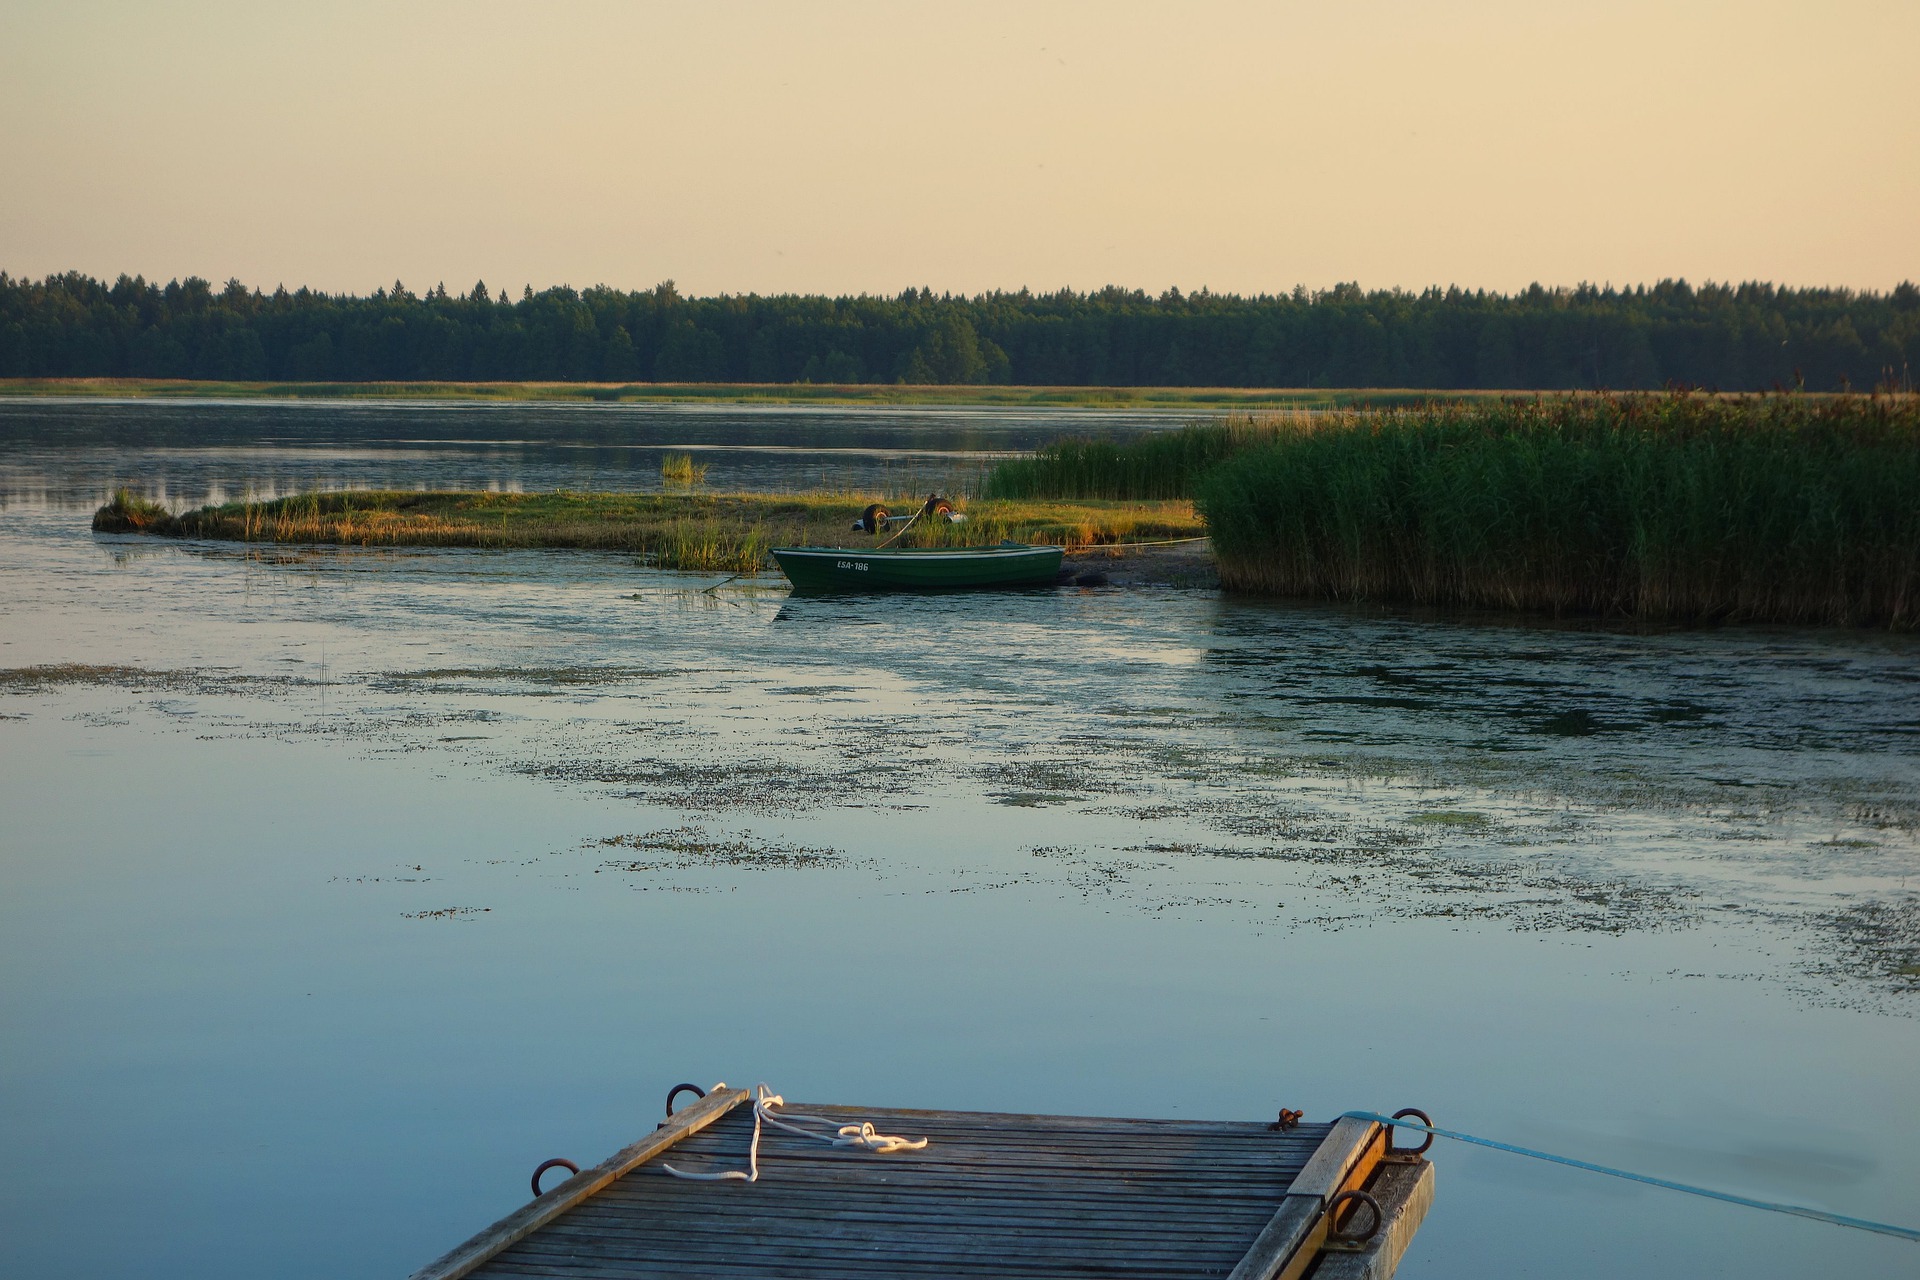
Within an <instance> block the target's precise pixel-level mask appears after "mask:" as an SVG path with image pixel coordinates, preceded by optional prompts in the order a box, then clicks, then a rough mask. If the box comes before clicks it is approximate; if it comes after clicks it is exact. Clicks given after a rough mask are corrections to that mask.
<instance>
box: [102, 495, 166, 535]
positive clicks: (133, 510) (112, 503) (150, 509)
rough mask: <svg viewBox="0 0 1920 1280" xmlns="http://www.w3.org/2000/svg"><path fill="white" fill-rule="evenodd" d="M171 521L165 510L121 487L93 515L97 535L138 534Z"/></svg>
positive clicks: (155, 503)
mask: <svg viewBox="0 0 1920 1280" xmlns="http://www.w3.org/2000/svg"><path fill="white" fill-rule="evenodd" d="M169 519H171V516H170V515H169V514H168V512H167V509H166V508H165V507H163V506H161V505H160V504H159V503H157V502H154V501H153V500H151V499H149V498H143V497H141V496H140V495H139V494H137V493H135V492H134V491H133V490H131V489H128V488H126V487H125V486H122V487H121V488H118V489H115V490H114V491H113V497H111V498H110V499H108V500H107V504H106V505H105V506H103V507H101V508H100V509H99V510H98V511H96V512H94V515H93V527H94V531H95V532H97V533H140V532H143V531H145V530H147V529H150V528H154V527H156V526H158V525H160V524H163V523H164V522H166V521H167V520H169Z"/></svg>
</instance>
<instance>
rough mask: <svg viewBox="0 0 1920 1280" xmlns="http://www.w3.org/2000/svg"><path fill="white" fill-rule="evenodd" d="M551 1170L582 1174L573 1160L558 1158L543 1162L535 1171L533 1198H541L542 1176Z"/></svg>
mask: <svg viewBox="0 0 1920 1280" xmlns="http://www.w3.org/2000/svg"><path fill="white" fill-rule="evenodd" d="M549 1169H565V1170H566V1171H567V1172H568V1173H578V1172H580V1166H579V1165H577V1164H575V1163H574V1162H573V1161H571V1160H562V1159H560V1158H559V1157H558V1156H556V1157H554V1158H553V1159H551V1160H542V1161H541V1162H540V1167H539V1168H538V1169H535V1170H534V1171H533V1198H534V1199H535V1200H538V1199H539V1198H540V1175H541V1174H543V1173H545V1172H546V1171H547V1170H549Z"/></svg>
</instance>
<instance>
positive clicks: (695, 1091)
mask: <svg viewBox="0 0 1920 1280" xmlns="http://www.w3.org/2000/svg"><path fill="white" fill-rule="evenodd" d="M683 1093H690V1094H692V1095H693V1096H694V1097H696V1098H704V1097H706V1096H707V1091H706V1090H705V1089H702V1088H701V1087H700V1086H699V1085H697V1084H677V1085H675V1086H673V1088H671V1089H669V1090H667V1119H669V1120H671V1119H673V1100H674V1099H675V1098H677V1097H679V1096H680V1095H681V1094H683Z"/></svg>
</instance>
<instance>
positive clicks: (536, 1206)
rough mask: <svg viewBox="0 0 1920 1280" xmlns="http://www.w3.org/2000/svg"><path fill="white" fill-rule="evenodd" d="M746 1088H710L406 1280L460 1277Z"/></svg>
mask: <svg viewBox="0 0 1920 1280" xmlns="http://www.w3.org/2000/svg"><path fill="white" fill-rule="evenodd" d="M747 1097H748V1094H747V1091H746V1090H745V1089H715V1090H714V1091H713V1092H712V1093H710V1094H708V1095H707V1096H706V1097H704V1098H701V1099H700V1100H699V1101H698V1102H695V1103H693V1104H692V1105H691V1106H688V1107H686V1108H684V1109H683V1110H681V1111H680V1112H679V1113H678V1114H677V1115H675V1116H674V1117H673V1118H672V1119H671V1120H669V1121H667V1123H666V1124H665V1125H663V1126H662V1127H660V1128H658V1129H655V1130H654V1131H653V1132H652V1133H650V1134H648V1135H647V1136H646V1137H644V1138H642V1139H640V1141H638V1142H636V1143H633V1144H632V1145H631V1146H627V1147H623V1148H622V1149H621V1150H619V1151H618V1152H616V1153H615V1154H614V1155H612V1156H610V1157H609V1158H607V1159H606V1160H603V1161H602V1162H601V1163H599V1164H597V1165H595V1166H594V1167H593V1168H591V1169H585V1170H582V1171H581V1172H579V1173H576V1174H575V1175H574V1176H573V1177H571V1178H568V1179H567V1180H566V1181H565V1182H563V1183H561V1184H560V1185H559V1186H557V1187H555V1188H554V1189H553V1190H551V1191H549V1192H547V1193H546V1194H545V1195H543V1196H541V1197H540V1198H539V1199H538V1200H535V1201H533V1202H532V1203H531V1204H528V1205H526V1206H525V1207H523V1208H521V1209H517V1210H515V1211H514V1212H513V1213H510V1214H508V1215H507V1216H506V1217H504V1218H502V1219H500V1221H498V1222H496V1223H494V1224H493V1225H492V1226H490V1227H488V1228H487V1229H486V1230H484V1231H482V1232H480V1233H479V1234H478V1235H476V1236H474V1237H473V1238H472V1239H470V1240H468V1241H466V1242H465V1243H464V1244H460V1245H456V1246H455V1247H454V1248H452V1249H450V1250H449V1251H447V1252H446V1253H444V1254H442V1255H441V1256H440V1257H438V1258H436V1259H435V1260H434V1261H432V1262H429V1263H428V1264H427V1265H426V1266H424V1267H422V1268H420V1269H419V1270H418V1271H416V1272H414V1273H413V1275H412V1276H410V1277H409V1278H408V1280H459V1278H460V1277H461V1276H464V1275H467V1274H468V1273H469V1272H471V1271H472V1270H473V1269H474V1268H475V1267H478V1266H479V1265H480V1264H481V1263H483V1262H485V1261H486V1260H487V1259H489V1258H491V1257H493V1256H494V1255H495V1254H497V1253H499V1252H500V1251H501V1250H502V1249H505V1248H506V1247H507V1246H509V1245H511V1244H513V1243H515V1242H516V1241H519V1240H523V1239H525V1238H526V1237H527V1236H529V1235H531V1234H532V1233H533V1232H535V1231H537V1230H539V1229H540V1228H541V1227H543V1226H545V1225H546V1224H547V1223H549V1222H552V1221H553V1220H554V1219H555V1218H557V1217H559V1216H560V1215H561V1214H563V1213H565V1212H566V1211H567V1210H569V1209H571V1208H573V1207H574V1206H575V1205H577V1204H579V1203H580V1202H581V1201H583V1200H585V1199H586V1198H587V1197H588V1196H591V1195H593V1194H594V1193H595V1192H596V1191H599V1190H600V1189H601V1188H603V1187H605V1186H607V1185H608V1184H609V1183H611V1182H613V1181H614V1180H616V1179H617V1178H619V1177H620V1176H621V1175H623V1174H625V1173H627V1172H628V1171H629V1170H631V1169H635V1168H638V1167H639V1166H640V1165H642V1164H645V1163H646V1162H647V1161H649V1160H651V1159H653V1158H654V1157H655V1156H657V1155H659V1154H660V1153H661V1152H662V1151H665V1150H667V1149H668V1148H669V1147H671V1146H673V1144H674V1143H676V1142H678V1141H680V1140H681V1139H682V1138H685V1137H687V1136H688V1135H689V1134H694V1133H698V1132H700V1130H702V1129H704V1128H706V1127H707V1126H708V1125H710V1124H712V1123H713V1122H714V1121H715V1120H718V1119H719V1118H720V1117H721V1116H723V1115H725V1114H727V1112H729V1111H731V1110H733V1109H734V1108H735V1107H737V1106H739V1105H740V1104H741V1103H742V1102H745V1101H746V1100H747Z"/></svg>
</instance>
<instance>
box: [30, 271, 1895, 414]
mask: <svg viewBox="0 0 1920 1280" xmlns="http://www.w3.org/2000/svg"><path fill="white" fill-rule="evenodd" d="M1917 363H1920V289H1916V288H1915V287H1914V285H1913V284H1911V283H1907V284H1902V285H1900V286H1899V287H1898V288H1896V289H1894V290H1893V291H1892V292H1891V293H1886V294H1880V293H1871V292H1867V293H1859V292H1854V291H1851V290H1847V289H1786V288H1776V287H1775V286H1772V285H1766V284H1743V285H1737V286H1729V285H1704V286H1699V287H1695V286H1691V285H1689V284H1687V283H1686V282H1685V281H1684V280H1670V281H1662V282H1661V283H1659V284H1656V285H1653V286H1651V287H1645V286H1642V287H1635V288H1631V289H1614V288H1611V287H1608V288H1596V287H1593V286H1588V285H1582V286H1581V287H1579V288H1575V289H1547V288H1542V287H1540V286H1538V285H1535V286H1533V287H1532V288H1529V289H1527V290H1525V291H1523V292H1520V293H1516V294H1511V295H1507V294H1497V293H1487V292H1484V291H1473V292H1468V291H1465V290H1462V289H1444V290H1443V289H1437V288H1436V289H1429V290H1427V291H1426V292H1424V293H1406V292H1402V291H1399V290H1392V291H1374V292H1363V291H1362V290H1361V289H1360V288H1359V286H1357V285H1339V286H1337V287H1335V288H1332V289H1328V290H1325V291H1322V292H1317V293H1309V292H1307V291H1306V290H1304V289H1296V290H1294V292H1293V293H1291V294H1281V295H1273V296H1267V295H1262V296H1260V297H1253V298H1245V297H1238V296H1235V295H1232V294H1217V293H1209V292H1205V291H1202V292H1199V293H1181V292H1179V291H1178V290H1169V291H1168V292H1166V293H1163V294H1161V295H1159V296H1158V297H1154V296H1150V295H1148V294H1145V293H1142V292H1139V291H1134V290H1126V289H1118V288H1108V289H1102V290H1100V291H1099V292H1096V293H1074V292H1071V291H1064V290H1063V291H1061V292H1058V293H1044V294H1036V293H1029V292H1027V291H1025V290H1022V291H1021V292H1018V293H990V294H982V295H980V296H977V297H971V298H968V297H955V296H950V295H944V294H941V295H936V294H934V293H932V292H930V291H928V290H925V289H908V290H906V291H904V292H902V293H901V294H899V295H898V296H897V297H868V296H861V297H842V298H826V297H806V296H792V295H783V296H769V297H760V296H758V295H752V294H749V295H744V296H722V297H717V298H687V297H682V296H681V295H680V294H679V292H678V291H676V290H675V288H674V286H673V284H672V283H671V282H668V283H665V284H662V285H659V286H657V287H655V288H653V289H649V290H644V291H641V292H632V293H629V292H622V291H620V290H617V289H608V288H604V287H595V288H592V289H588V290H585V291H584V292H581V291H576V290H574V289H570V288H564V287H562V288H552V289H547V290H545V291H543V292H540V293H534V292H533V291H532V290H531V289H527V290H523V291H522V292H521V294H520V295H519V296H518V297H510V296H509V295H508V294H507V293H506V292H504V291H503V292H501V293H499V294H495V293H492V292H490V291H489V290H488V288H487V287H486V285H485V284H476V285H475V286H474V287H473V288H472V289H471V290H469V291H468V292H466V293H449V292H447V290H446V288H445V287H444V286H439V287H435V288H433V289H431V290H428V291H426V292H424V293H419V294H416V293H414V292H412V291H411V290H409V289H407V288H406V287H405V286H404V285H402V284H400V283H399V282H397V281H396V282H395V283H394V285H393V287H392V288H390V289H380V290H376V291H375V292H374V293H373V294H372V296H370V297H364V298H362V297H349V296H343V295H338V294H325V293H315V292H313V291H312V290H309V289H300V290H299V291H297V292H291V293H290V292H288V291H287V290H286V289H284V288H280V289H276V290H274V291H273V292H272V293H263V292H261V291H260V290H258V289H250V288H248V287H246V286H245V285H243V284H241V283H240V282H239V281H237V280H229V281H228V282H227V284H226V286H225V287H224V288H220V289H216V288H214V287H213V286H212V285H211V284H209V283H208V282H207V281H205V280H201V279H199V278H197V277H194V278H189V279H186V280H177V281H171V282H169V283H167V284H165V285H158V284H151V283H148V282H147V281H145V280H143V279H140V278H137V277H135V278H129V277H127V276H122V277H120V278H119V279H118V280H116V281H114V282H113V283H112V284H106V283H103V282H101V281H98V280H94V279H92V278H90V277H88V276H84V275H79V274H77V273H69V274H66V275H57V276H49V277H47V278H46V279H45V280H38V281H35V280H26V279H16V278H14V277H11V276H8V275H7V274H6V273H4V272H0V377H136V378H200V379H216V380H222V381H262V380H270V381H302V382H307V381H313V382H335V381H342V382H385V381H562V382H640V381H660V382H814V383H858V382H907V383H941V384H950V383H984V382H999V383H1015V384H1021V385H1081V386H1086V385H1103V386H1200V387H1432V388H1447V389H1467V388H1517V389H1541V390H1552V389H1562V388H1613V389H1629V388H1657V387H1662V386H1666V385H1670V384H1678V385H1685V386H1694V387H1706V388H1718V389H1721V390H1728V391H1733V390H1767V389H1771V388H1774V387H1789V388H1790V387H1796V386H1800V387H1805V388H1807V389H1809V390H1820V391H1827V390H1841V389H1845V388H1852V389H1854V390H1862V391H1864V390H1870V389H1873V388H1875V387H1880V386H1887V385H1895V386H1911V382H1912V374H1911V371H1910V370H1911V366H1912V365H1913V364H1917Z"/></svg>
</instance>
